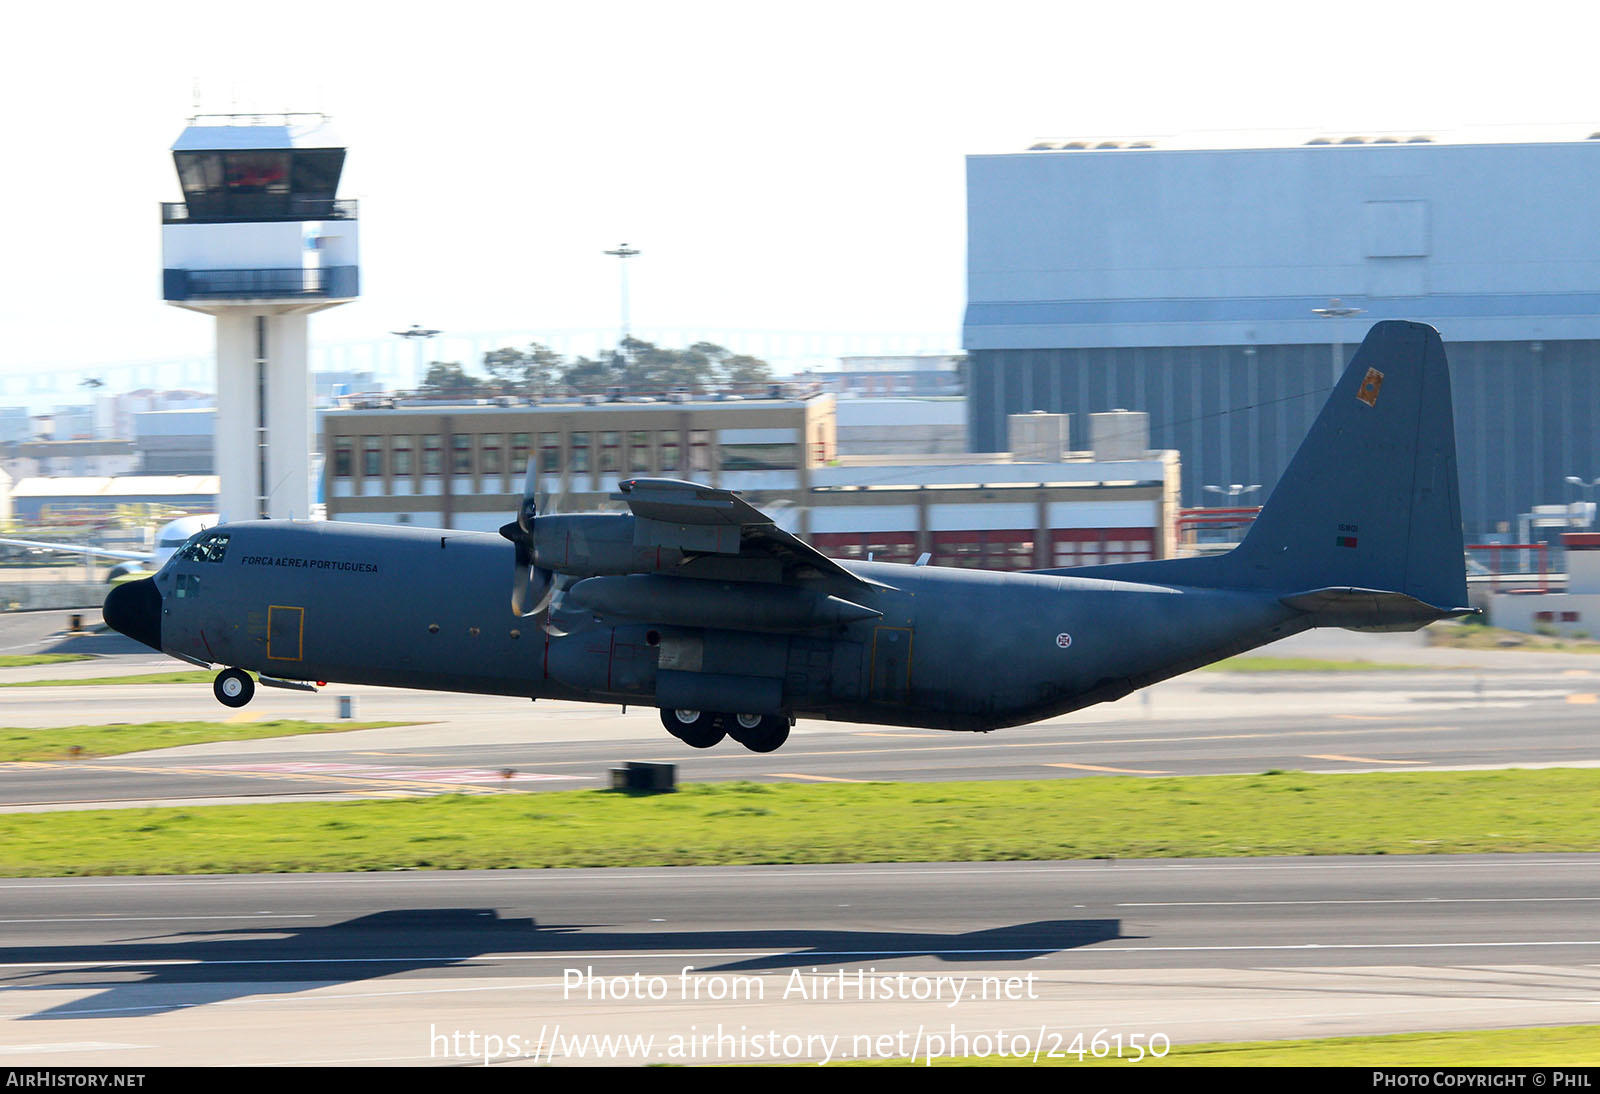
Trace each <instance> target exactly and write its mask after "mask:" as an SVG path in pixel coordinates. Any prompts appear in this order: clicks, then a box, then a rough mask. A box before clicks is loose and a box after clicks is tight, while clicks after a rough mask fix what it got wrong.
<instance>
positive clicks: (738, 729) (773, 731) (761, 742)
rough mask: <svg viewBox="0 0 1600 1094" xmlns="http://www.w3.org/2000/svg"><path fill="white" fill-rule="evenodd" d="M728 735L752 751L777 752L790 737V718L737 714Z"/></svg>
mask: <svg viewBox="0 0 1600 1094" xmlns="http://www.w3.org/2000/svg"><path fill="white" fill-rule="evenodd" d="M728 736H730V737H732V738H733V739H734V740H736V741H738V742H739V743H740V744H742V745H744V747H746V748H748V749H749V750H750V751H751V752H776V751H777V750H778V749H780V748H782V747H783V743H784V742H785V741H787V740H788V739H789V719H787V718H780V717H776V716H774V715H771V714H735V715H734V716H733V717H732V718H731V719H730V720H729V724H728Z"/></svg>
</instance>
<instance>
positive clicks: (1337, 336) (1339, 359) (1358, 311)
mask: <svg viewBox="0 0 1600 1094" xmlns="http://www.w3.org/2000/svg"><path fill="white" fill-rule="evenodd" d="M1366 313H1367V309H1365V308H1352V307H1347V306H1346V305H1344V304H1341V303H1340V302H1339V298H1338V297H1337V296H1335V297H1333V298H1332V299H1331V300H1329V301H1328V306H1327V307H1325V308H1312V309H1311V314H1312V315H1320V316H1321V317H1322V318H1324V319H1348V318H1350V317H1351V316H1353V315H1365V314H1366ZM1343 371H1344V328H1343V327H1341V326H1339V325H1338V324H1337V323H1335V324H1334V327H1333V382H1334V383H1336V384H1337V383H1338V382H1339V374H1340V373H1341V372H1343Z"/></svg>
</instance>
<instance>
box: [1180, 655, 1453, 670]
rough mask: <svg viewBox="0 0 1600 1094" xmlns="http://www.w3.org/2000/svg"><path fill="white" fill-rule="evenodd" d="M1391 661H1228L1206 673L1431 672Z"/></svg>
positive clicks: (1291, 658)
mask: <svg viewBox="0 0 1600 1094" xmlns="http://www.w3.org/2000/svg"><path fill="white" fill-rule="evenodd" d="M1431 667H1433V666H1429V665H1402V664H1397V663H1394V662H1389V661H1361V660H1356V661H1324V660H1320V659H1318V658H1315V657H1228V658H1225V659H1223V660H1221V661H1217V662H1215V663H1214V664H1210V665H1206V666H1205V668H1204V669H1202V670H1201V671H1203V672H1395V671H1414V670H1417V669H1428V668H1431Z"/></svg>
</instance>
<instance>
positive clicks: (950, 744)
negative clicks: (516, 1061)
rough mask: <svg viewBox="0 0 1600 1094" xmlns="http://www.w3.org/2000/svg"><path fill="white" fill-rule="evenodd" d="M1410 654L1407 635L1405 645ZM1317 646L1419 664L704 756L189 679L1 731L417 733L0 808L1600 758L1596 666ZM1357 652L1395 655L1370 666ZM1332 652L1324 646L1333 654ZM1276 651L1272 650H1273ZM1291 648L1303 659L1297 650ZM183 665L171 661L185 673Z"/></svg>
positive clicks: (1578, 762) (35, 713)
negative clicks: (244, 698)
mask: <svg viewBox="0 0 1600 1094" xmlns="http://www.w3.org/2000/svg"><path fill="white" fill-rule="evenodd" d="M1399 637H1401V638H1409V637H1410V636H1399ZM1317 638H1318V639H1319V641H1320V642H1321V645H1319V646H1314V647H1310V648H1311V650H1312V652H1313V653H1321V654H1323V655H1328V654H1332V655H1335V656H1338V655H1343V656H1349V653H1348V651H1347V650H1343V649H1341V647H1340V646H1339V645H1338V642H1339V641H1340V640H1341V639H1345V640H1348V639H1361V640H1362V646H1361V647H1360V648H1361V650H1362V655H1363V656H1368V657H1372V658H1375V659H1389V660H1395V661H1417V662H1419V663H1422V664H1423V665H1424V666H1425V667H1424V668H1421V669H1417V670H1413V671H1403V672H1364V673H1274V674H1261V675H1252V674H1237V673H1191V674H1189V675H1187V676H1183V677H1179V678H1177V679H1175V680H1171V681H1167V682H1165V683H1163V684H1159V685H1156V686H1155V687H1153V688H1150V689H1147V690H1146V691H1143V692H1140V693H1137V694H1135V695H1133V696H1130V697H1128V698H1127V699H1124V700H1122V701H1120V702H1118V703H1111V704H1106V705H1103V706H1099V707H1094V708H1091V709H1089V710H1085V711H1080V712H1077V713H1075V714H1072V715H1067V716H1064V717H1062V718H1057V719H1053V720H1051V721H1048V722H1043V723H1040V724H1038V725H1033V726H1021V727H1015V728H1011V729H1005V730H999V731H996V732H994V733H991V734H958V733H939V732H935V731H926V730H905V729H896V728H892V727H879V726H863V725H846V724H841V723H828V722H811V721H803V722H801V723H800V724H799V725H797V726H796V727H795V730H794V732H793V735H792V736H791V738H790V741H789V743H788V744H786V745H785V746H784V748H783V749H781V750H780V751H778V752H776V753H772V754H769V755H759V754H755V753H751V752H748V751H746V750H744V749H742V748H739V747H738V746H737V745H735V744H734V743H732V742H724V743H723V744H722V745H720V746H718V747H716V748H714V749H710V750H706V751H698V750H695V749H691V748H689V747H687V746H686V745H683V744H681V743H679V742H677V741H675V740H673V739H672V738H670V737H669V736H668V735H667V734H666V733H665V731H664V730H663V729H662V728H661V726H660V724H659V722H658V720H657V717H656V712H655V711H654V710H653V709H649V708H643V709H641V708H632V709H630V710H628V711H626V712H623V711H621V710H619V709H618V708H616V707H603V706H595V705H591V704H581V703H555V702H539V703H530V702H527V701H526V700H517V699H507V698H496V697H489V696H471V695H453V694H445V693H436V692H407V691H400V690H394V689H383V688H352V687H339V686H335V687H332V688H330V689H328V690H327V691H325V692H322V693H319V694H315V695H312V694H305V693H300V692H286V691H279V690H273V689H266V688H263V689H261V690H260V691H259V692H258V693H257V697H256V700H255V701H254V702H253V703H252V704H251V705H250V706H249V707H247V708H245V709H244V710H242V711H230V710H228V709H227V708H225V707H222V706H221V705H220V704H218V703H217V702H216V700H215V699H214V698H213V697H212V696H211V693H210V688H209V687H207V686H206V685H205V684H203V683H200V684H181V685H161V684H140V685H116V686H97V687H92V688H88V687H53V688H6V689H3V690H0V702H3V704H4V714H3V719H0V720H3V721H4V722H5V723H6V724H8V725H15V726H34V727H40V728H46V727H52V726H54V727H59V726H64V725H73V724H85V723H88V724H101V723H117V722H143V721H160V720H169V719H171V720H189V719H195V720H211V721H224V720H231V721H240V720H261V719H274V718H297V719H305V720H310V721H322V722H335V721H336V720H337V709H338V702H339V698H340V696H350V697H351V699H352V700H353V702H354V704H355V710H356V714H357V717H359V718H361V719H367V720H374V721H376V720H385V721H410V722H417V723H420V724H417V725H414V726H410V727H402V728H392V729H380V730H366V731H359V732H352V733H338V734H328V735H316V736H300V737H287V738H278V739H273V740H253V741H237V742H225V743H217V744H208V745H194V746H188V747H184V748H177V749H166V750H163V751H160V752H152V753H146V754H127V755H120V756H112V757H107V758H104V759H86V760H78V761H56V762H50V763H44V764H31V763H30V764H0V810H39V809H58V808H89V807H106V806H127V805H147V804H160V803H183V804H203V803H211V802H221V801H230V800H253V801H264V800H273V801H282V800H301V799H315V800H326V799H330V798H333V799H338V798H350V797H375V796H381V797H393V796H397V795H425V794H437V793H446V792H457V793H473V794H497V793H523V792H531V791H541V790H563V789H581V788H586V787H587V788H593V787H600V786H606V785H609V778H610V776H609V772H610V770H611V769H612V768H613V767H616V766H617V765H618V764H619V763H621V762H623V761H626V760H654V761H665V762H670V763H675V764H677V765H678V774H679V778H680V779H681V780H684V781H719V780H729V779H754V780H762V781H800V782H805V781H816V782H832V781H841V780H843V781H865V780H883V779H888V780H948V779H1039V778H1074V777H1090V776H1097V775H1110V774H1127V775H1135V776H1154V775H1194V774H1227V773H1253V772H1260V771H1266V770H1274V769H1277V770H1309V771H1338V772H1348V771H1417V770H1449V769H1456V768H1468V767H1504V766H1508V765H1521V766H1534V765H1543V766H1587V765H1592V764H1594V763H1596V762H1600V735H1597V734H1596V732H1595V730H1596V719H1597V714H1596V712H1597V710H1600V707H1597V705H1596V691H1597V690H1600V669H1595V668H1591V667H1589V666H1590V659H1589V658H1587V657H1575V656H1572V655H1565V656H1563V655H1523V654H1517V653H1490V654H1487V655H1484V654H1464V653H1461V652H1459V651H1450V650H1428V649H1422V648H1417V647H1415V646H1414V645H1413V646H1400V645H1394V644H1393V643H1392V636H1355V635H1349V636H1345V635H1336V636H1322V635H1318V636H1317ZM1372 639H1384V640H1388V641H1389V642H1390V644H1389V646H1388V647H1385V646H1383V645H1381V644H1380V645H1379V647H1378V651H1377V652H1373V649H1372V642H1371V641H1370V640H1372ZM1330 643H1331V644H1332V645H1331V646H1330ZM1285 645H1287V644H1280V647H1274V649H1273V651H1272V652H1278V650H1279V648H1281V647H1282V646H1285ZM1305 648H1306V647H1305V646H1304V644H1302V645H1301V646H1300V647H1299V648H1298V650H1297V651H1295V652H1302V655H1303V651H1304V649H1305ZM175 665H177V663H176V662H172V661H170V660H168V659H157V658H152V657H150V656H148V655H137V654H123V655H117V656H113V657H110V658H107V659H105V660H102V661H97V662H93V663H84V664H69V665H58V666H49V667H45V668H33V669H7V670H0V679H4V678H23V677H24V676H26V675H31V676H32V677H33V678H36V679H37V678H58V677H71V676H78V677H89V676H104V675H108V674H117V673H123V672H139V671H152V670H165V671H171V670H172V668H173V667H174V666H175ZM179 667H181V666H179Z"/></svg>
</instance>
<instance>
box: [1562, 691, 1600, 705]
mask: <svg viewBox="0 0 1600 1094" xmlns="http://www.w3.org/2000/svg"><path fill="white" fill-rule="evenodd" d="M1596 701H1600V696H1596V695H1595V693H1594V692H1592V691H1575V692H1573V693H1572V694H1571V695H1569V696H1567V702H1569V703H1593V702H1596Z"/></svg>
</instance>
